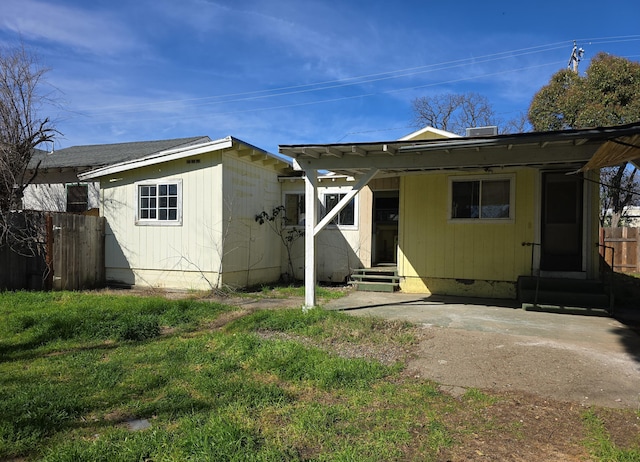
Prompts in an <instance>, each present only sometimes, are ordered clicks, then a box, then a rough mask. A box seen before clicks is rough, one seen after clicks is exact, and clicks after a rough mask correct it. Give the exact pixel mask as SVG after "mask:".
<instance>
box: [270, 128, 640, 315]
mask: <svg viewBox="0 0 640 462" xmlns="http://www.w3.org/2000/svg"><path fill="white" fill-rule="evenodd" d="M279 152H280V153H282V154H284V155H286V156H289V157H291V158H292V159H293V167H294V170H301V171H304V173H305V207H306V214H305V215H306V217H307V219H306V222H305V308H310V307H313V306H315V304H316V297H315V282H316V275H315V235H316V234H317V233H318V232H320V231H321V230H322V228H323V227H324V226H325V225H326V224H327V223H329V222H331V220H332V219H333V217H334V216H335V215H337V214H338V213H339V212H340V210H341V209H342V208H343V207H344V206H345V205H346V204H347V203H348V202H349V201H350V200H351V198H352V197H353V196H354V195H355V194H357V192H358V191H359V190H360V189H361V188H363V187H364V186H366V185H367V184H368V182H369V181H371V179H373V178H376V177H382V176H399V175H410V174H418V173H421V172H427V171H434V170H457V171H460V170H483V169H488V168H492V167H496V168H497V167H519V166H533V167H542V166H549V165H556V166H567V167H570V168H575V171H576V173H577V172H578V171H581V170H582V171H584V170H589V169H597V168H601V167H605V166H611V165H617V164H620V163H622V162H625V161H631V162H639V163H640V123H635V124H629V125H622V126H616V127H601V128H589V129H578V130H563V131H553V132H531V133H518V134H512V135H495V136H483V137H460V138H450V139H438V140H428V141H415V140H414V141H411V140H401V141H388V142H367V143H338V144H300V145H280V146H279ZM323 170H327V171H332V172H335V173H338V174H343V175H347V176H352V177H354V178H356V179H357V180H359V181H358V182H357V185H356V187H354V188H353V191H352V192H351V193H350V194H349V195H347V196H346V197H344V198H343V199H342V200H341V201H340V202H339V203H338V204H337V206H336V207H335V208H334V209H332V210H331V213H330V215H328V216H327V217H325V218H324V219H323V220H322V221H321V222H320V224H318V223H317V197H318V196H317V183H318V181H317V177H318V171H323Z"/></svg>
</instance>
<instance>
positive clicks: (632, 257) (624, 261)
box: [600, 227, 640, 273]
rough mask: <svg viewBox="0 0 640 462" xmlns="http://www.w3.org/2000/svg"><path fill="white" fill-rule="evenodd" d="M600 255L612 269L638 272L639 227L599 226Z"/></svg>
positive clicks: (639, 251) (639, 253)
mask: <svg viewBox="0 0 640 462" xmlns="http://www.w3.org/2000/svg"><path fill="white" fill-rule="evenodd" d="M600 236H601V247H600V255H601V256H602V258H603V260H604V261H605V263H606V264H607V265H608V266H609V267H611V268H612V269H613V270H614V271H618V272H624V273H640V258H638V257H639V256H640V228H627V227H623V228H601V231H600Z"/></svg>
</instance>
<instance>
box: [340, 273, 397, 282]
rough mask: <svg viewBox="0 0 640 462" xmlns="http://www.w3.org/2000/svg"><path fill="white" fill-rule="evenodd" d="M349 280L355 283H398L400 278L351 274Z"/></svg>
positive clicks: (384, 275) (385, 275) (383, 275)
mask: <svg viewBox="0 0 640 462" xmlns="http://www.w3.org/2000/svg"><path fill="white" fill-rule="evenodd" d="M351 279H354V280H357V281H370V282H376V281H387V282H395V283H398V282H400V276H394V275H387V274H352V275H351Z"/></svg>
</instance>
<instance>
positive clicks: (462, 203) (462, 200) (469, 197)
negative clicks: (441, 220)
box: [451, 177, 513, 220]
mask: <svg viewBox="0 0 640 462" xmlns="http://www.w3.org/2000/svg"><path fill="white" fill-rule="evenodd" d="M511 186H512V179H511V178H504V177H501V178H491V179H484V178H483V179H464V180H463V179H452V181H451V219H454V220H456V219H473V220H509V219H511V218H512V200H513V192H512V190H511Z"/></svg>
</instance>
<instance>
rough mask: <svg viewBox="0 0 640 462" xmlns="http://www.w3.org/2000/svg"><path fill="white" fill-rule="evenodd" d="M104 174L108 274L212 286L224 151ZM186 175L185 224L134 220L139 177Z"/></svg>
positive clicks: (120, 279) (140, 281) (131, 280)
mask: <svg viewBox="0 0 640 462" xmlns="http://www.w3.org/2000/svg"><path fill="white" fill-rule="evenodd" d="M199 159H200V163H199V164H187V163H186V160H185V159H181V160H177V161H174V162H170V163H166V164H161V165H160V166H153V167H146V168H140V169H136V170H133V171H129V172H124V173H121V174H118V178H114V179H113V181H110V180H112V179H110V178H108V177H107V178H103V181H102V187H103V191H102V209H103V214H104V216H105V217H106V219H107V222H108V224H109V226H108V229H107V235H106V248H107V258H106V266H107V280H108V281H109V282H112V283H122V284H127V285H134V284H135V285H142V286H154V287H168V288H182V289H189V288H210V286H211V284H212V283H215V282H216V274H217V271H218V269H219V266H220V265H219V253H220V252H221V249H218V248H217V246H216V243H217V242H218V241H219V235H220V227H221V214H220V212H219V210H220V204H221V203H222V199H221V184H222V174H221V155H220V153H207V154H203V155H201V156H199ZM143 180H149V181H154V182H155V181H165V180H182V224H181V225H179V226H165V225H161V224H158V225H155V224H151V225H136V224H135V215H136V207H137V204H136V182H139V181H143Z"/></svg>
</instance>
